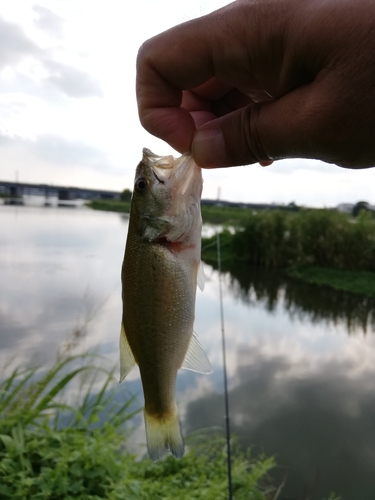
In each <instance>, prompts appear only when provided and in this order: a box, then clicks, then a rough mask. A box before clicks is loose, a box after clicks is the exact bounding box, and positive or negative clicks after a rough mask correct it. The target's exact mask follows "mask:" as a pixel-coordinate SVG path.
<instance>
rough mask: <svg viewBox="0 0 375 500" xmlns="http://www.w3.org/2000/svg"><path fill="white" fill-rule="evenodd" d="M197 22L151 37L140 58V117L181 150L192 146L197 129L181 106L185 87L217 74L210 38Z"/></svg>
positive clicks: (138, 78) (146, 126)
mask: <svg viewBox="0 0 375 500" xmlns="http://www.w3.org/2000/svg"><path fill="white" fill-rule="evenodd" d="M197 24H200V23H199V22H198V23H197V22H196V21H190V22H188V23H185V24H183V25H179V26H176V27H175V28H172V29H170V30H168V31H166V32H164V33H162V34H161V35H158V36H157V37H154V38H152V39H150V40H148V41H147V42H145V43H144V44H143V45H142V47H141V48H140V51H139V53H138V58H137V81H136V92H137V102H138V112H139V118H140V121H141V123H142V125H143V126H144V127H145V129H146V130H148V131H149V132H150V133H152V134H154V135H156V136H157V137H160V138H161V139H164V140H165V141H167V142H168V143H169V144H170V145H171V146H172V147H173V148H175V149H176V150H177V151H179V152H181V153H183V152H185V151H187V150H188V149H190V145H191V142H192V140H193V135H194V132H195V124H194V120H193V117H192V116H191V114H190V112H189V111H187V110H186V109H184V108H183V107H181V103H182V98H183V90H187V89H192V88H195V87H198V86H200V85H201V84H203V83H205V82H206V81H208V80H210V78H211V77H212V76H213V67H212V63H211V62H210V50H209V48H208V47H207V40H205V39H204V37H203V36H202V32H201V30H199V29H198V28H199V26H198V27H197V26H196V25H197ZM171 41H173V42H172V44H171ZM192 41H193V42H194V43H192Z"/></svg>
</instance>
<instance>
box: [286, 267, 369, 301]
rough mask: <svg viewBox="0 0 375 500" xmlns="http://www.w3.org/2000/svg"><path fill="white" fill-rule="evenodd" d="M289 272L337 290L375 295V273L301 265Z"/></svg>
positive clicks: (298, 277)
mask: <svg viewBox="0 0 375 500" xmlns="http://www.w3.org/2000/svg"><path fill="white" fill-rule="evenodd" d="M287 274H288V276H291V277H293V278H297V279H302V280H303V281H307V282H308V283H313V284H315V285H324V286H329V287H331V288H334V289H336V290H345V291H347V292H351V293H355V294H360V295H366V296H369V297H375V273H370V272H366V271H340V270H337V269H327V268H323V267H313V266H299V267H295V268H290V269H287Z"/></svg>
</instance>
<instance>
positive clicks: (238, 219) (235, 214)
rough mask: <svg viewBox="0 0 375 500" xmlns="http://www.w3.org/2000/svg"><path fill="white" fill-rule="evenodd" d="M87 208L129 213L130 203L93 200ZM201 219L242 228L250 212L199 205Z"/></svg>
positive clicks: (235, 208)
mask: <svg viewBox="0 0 375 500" xmlns="http://www.w3.org/2000/svg"><path fill="white" fill-rule="evenodd" d="M87 206H88V207H90V208H93V209H94V210H105V211H108V212H125V213H129V212H130V201H118V200H93V201H91V202H89V203H87ZM201 212H202V219H203V222H204V223H205V224H224V225H226V226H235V227H238V226H242V225H243V224H245V223H246V220H247V218H248V216H249V214H251V210H249V209H246V208H240V207H225V206H223V207H220V206H219V207H217V206H214V205H201Z"/></svg>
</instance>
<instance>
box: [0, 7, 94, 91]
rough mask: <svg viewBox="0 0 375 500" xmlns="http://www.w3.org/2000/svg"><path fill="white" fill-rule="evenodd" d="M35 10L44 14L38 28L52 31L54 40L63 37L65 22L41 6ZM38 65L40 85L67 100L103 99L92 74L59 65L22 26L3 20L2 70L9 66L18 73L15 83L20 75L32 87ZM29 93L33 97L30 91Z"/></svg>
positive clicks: (0, 28)
mask: <svg viewBox="0 0 375 500" xmlns="http://www.w3.org/2000/svg"><path fill="white" fill-rule="evenodd" d="M34 10H37V12H39V13H40V14H41V17H40V18H39V21H36V23H37V24H39V25H43V29H45V30H46V31H47V32H48V33H50V32H51V31H52V32H53V33H54V36H62V22H63V20H62V19H61V18H59V16H56V15H55V14H53V13H52V12H50V11H48V9H44V8H43V7H40V6H36V7H35V8H34ZM28 58H29V59H30V58H31V62H30V63H28V64H26V65H24V66H23V67H22V68H21V67H17V65H18V64H19V63H20V62H22V61H24V60H25V59H28ZM35 63H39V65H40V69H39V70H38V75H39V77H38V78H39V80H40V82H44V83H46V84H47V85H51V86H53V87H55V88H57V89H58V90H59V91H60V92H63V93H64V94H65V95H67V96H68V97H73V98H83V97H91V96H98V97H102V96H103V91H102V89H101V87H100V85H99V83H98V81H97V80H96V79H95V78H93V77H91V76H90V75H89V73H87V72H86V71H84V70H82V69H80V68H78V67H76V66H75V65H72V64H66V63H63V62H60V61H58V60H57V59H56V53H55V50H54V49H53V48H47V49H42V48H40V47H39V46H38V45H37V44H36V43H35V42H34V41H33V40H31V39H30V38H29V37H28V36H27V35H26V34H25V32H24V31H23V29H22V28H21V27H20V26H19V25H17V24H15V23H12V22H9V21H6V20H4V19H3V18H0V69H2V68H5V67H7V66H9V67H11V68H12V69H13V71H14V73H15V74H13V77H12V81H13V83H14V80H16V78H17V76H18V77H19V76H20V75H21V76H22V77H23V79H24V78H25V77H26V79H27V80H28V82H29V83H30V82H33V80H34V79H35V70H36V68H37V64H35ZM16 81H17V80H16ZM40 82H37V85H35V83H34V89H33V90H31V93H33V92H34V91H35V92H38V91H39V86H38V83H40ZM28 91H29V93H30V89H28Z"/></svg>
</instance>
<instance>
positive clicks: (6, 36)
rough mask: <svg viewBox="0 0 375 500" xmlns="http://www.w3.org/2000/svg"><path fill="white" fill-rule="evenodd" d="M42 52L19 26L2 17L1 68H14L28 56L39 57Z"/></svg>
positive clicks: (0, 33)
mask: <svg viewBox="0 0 375 500" xmlns="http://www.w3.org/2000/svg"><path fill="white" fill-rule="evenodd" d="M42 52H43V51H42V50H41V49H40V48H39V47H38V46H37V45H36V44H35V43H34V42H33V41H32V40H31V39H30V38H28V37H27V36H26V34H25V32H24V31H23V29H22V28H21V27H20V26H19V25H17V24H15V23H11V22H8V21H5V20H4V19H3V18H1V17H0V68H4V67H5V66H7V65H12V66H13V65H14V64H15V63H18V62H19V61H20V60H21V59H23V58H25V57H27V56H33V57H38V56H40V55H41V54H42Z"/></svg>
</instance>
